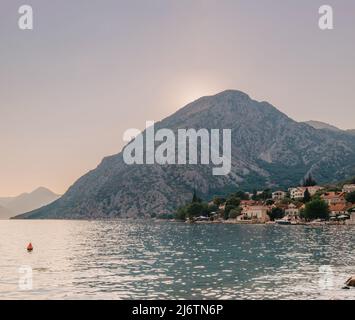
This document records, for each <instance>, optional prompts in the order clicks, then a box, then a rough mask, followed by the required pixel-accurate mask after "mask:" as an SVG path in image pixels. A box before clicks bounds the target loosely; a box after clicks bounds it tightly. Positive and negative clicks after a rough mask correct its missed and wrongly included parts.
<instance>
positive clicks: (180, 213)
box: [175, 206, 187, 221]
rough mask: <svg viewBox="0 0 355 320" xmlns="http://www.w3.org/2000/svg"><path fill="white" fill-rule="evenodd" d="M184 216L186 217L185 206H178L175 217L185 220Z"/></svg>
mask: <svg viewBox="0 0 355 320" xmlns="http://www.w3.org/2000/svg"><path fill="white" fill-rule="evenodd" d="M186 217H187V212H186V206H184V207H180V208H178V209H177V211H176V213H175V219H176V220H182V221H184V220H186Z"/></svg>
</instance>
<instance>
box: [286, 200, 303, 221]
mask: <svg viewBox="0 0 355 320" xmlns="http://www.w3.org/2000/svg"><path fill="white" fill-rule="evenodd" d="M299 214H300V209H299V208H297V206H296V205H294V204H293V203H290V204H289V205H288V207H287V209H285V215H286V216H288V217H290V218H291V217H298V216H299Z"/></svg>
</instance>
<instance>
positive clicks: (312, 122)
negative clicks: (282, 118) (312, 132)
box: [304, 120, 355, 134]
mask: <svg viewBox="0 0 355 320" xmlns="http://www.w3.org/2000/svg"><path fill="white" fill-rule="evenodd" d="M304 123H306V124H308V125H310V126H311V127H313V128H315V129H325V130H330V131H334V132H344V133H349V134H355V129H349V130H342V129H339V128H337V127H336V126H333V125H331V124H329V123H325V122H321V121H315V120H310V121H305V122H304Z"/></svg>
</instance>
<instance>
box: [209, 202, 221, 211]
mask: <svg viewBox="0 0 355 320" xmlns="http://www.w3.org/2000/svg"><path fill="white" fill-rule="evenodd" d="M218 209H219V207H218V206H217V205H215V204H214V203H212V204H210V205H208V213H211V212H216V211H218Z"/></svg>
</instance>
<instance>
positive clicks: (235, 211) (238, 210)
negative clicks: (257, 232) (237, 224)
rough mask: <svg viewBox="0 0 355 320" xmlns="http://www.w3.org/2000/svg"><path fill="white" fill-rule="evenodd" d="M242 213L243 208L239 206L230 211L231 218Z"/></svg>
mask: <svg viewBox="0 0 355 320" xmlns="http://www.w3.org/2000/svg"><path fill="white" fill-rule="evenodd" d="M241 214H242V208H241V207H238V208H235V209H232V210H231V211H229V215H228V217H229V219H236V218H237V217H238V216H240V215H241Z"/></svg>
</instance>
